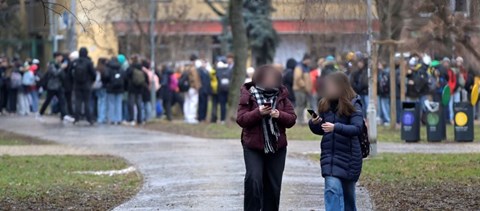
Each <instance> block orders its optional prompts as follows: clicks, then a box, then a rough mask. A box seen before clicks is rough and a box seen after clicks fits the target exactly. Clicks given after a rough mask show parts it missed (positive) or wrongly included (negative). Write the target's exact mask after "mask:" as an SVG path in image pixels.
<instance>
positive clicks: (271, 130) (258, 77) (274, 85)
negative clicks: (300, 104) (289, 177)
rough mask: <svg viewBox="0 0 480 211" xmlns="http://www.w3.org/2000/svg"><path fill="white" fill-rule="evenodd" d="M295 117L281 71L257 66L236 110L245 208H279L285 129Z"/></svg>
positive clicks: (293, 121)
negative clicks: (240, 146)
mask: <svg viewBox="0 0 480 211" xmlns="http://www.w3.org/2000/svg"><path fill="white" fill-rule="evenodd" d="M296 119H297V116H296V115H295V111H294V108H293V105H292V103H291V102H290V100H288V91H287V88H286V87H285V86H282V75H281V73H280V72H279V71H278V70H277V69H276V68H275V67H274V66H272V65H264V66H261V67H259V68H257V70H256V71H255V74H254V76H253V80H252V82H249V83H246V84H244V85H243V86H242V88H241V94H240V100H239V106H238V112H237V123H238V125H239V126H240V127H242V136H241V140H242V145H243V153H244V160H245V168H246V173H245V180H244V185H245V198H244V210H278V209H279V204H280V190H281V185H282V176H283V170H284V168H285V157H286V154H287V136H286V134H285V130H286V128H291V127H293V126H294V125H295V122H296Z"/></svg>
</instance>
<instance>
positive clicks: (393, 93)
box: [389, 44, 399, 129]
mask: <svg viewBox="0 0 480 211" xmlns="http://www.w3.org/2000/svg"><path fill="white" fill-rule="evenodd" d="M389 48H390V129H395V126H396V122H397V113H396V112H397V109H399V108H397V78H396V76H397V71H396V70H395V49H394V48H395V45H394V44H391V45H390V46H389Z"/></svg>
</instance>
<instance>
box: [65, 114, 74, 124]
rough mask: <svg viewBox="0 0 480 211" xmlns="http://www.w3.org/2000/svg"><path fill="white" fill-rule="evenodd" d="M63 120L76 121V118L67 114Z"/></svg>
mask: <svg viewBox="0 0 480 211" xmlns="http://www.w3.org/2000/svg"><path fill="white" fill-rule="evenodd" d="M63 121H67V122H74V121H75V119H74V118H73V117H71V116H69V115H65V116H64V117H63Z"/></svg>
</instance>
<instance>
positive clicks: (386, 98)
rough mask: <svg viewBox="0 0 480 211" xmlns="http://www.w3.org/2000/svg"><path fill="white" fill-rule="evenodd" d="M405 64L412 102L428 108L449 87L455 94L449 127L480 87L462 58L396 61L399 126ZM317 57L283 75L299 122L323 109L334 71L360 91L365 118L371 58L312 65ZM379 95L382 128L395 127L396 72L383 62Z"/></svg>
mask: <svg viewBox="0 0 480 211" xmlns="http://www.w3.org/2000/svg"><path fill="white" fill-rule="evenodd" d="M402 60H404V61H405V62H406V63H407V64H408V65H407V67H408V69H407V71H406V74H405V90H406V93H405V96H406V100H407V101H410V102H418V103H420V105H421V107H422V108H423V109H425V106H424V102H425V101H427V100H429V101H434V102H441V98H442V92H443V89H444V87H445V86H449V87H450V90H451V99H450V101H449V102H450V103H449V106H447V107H446V108H445V109H444V111H445V117H446V118H447V119H448V120H449V121H448V123H450V124H453V114H454V112H453V103H455V102H464V101H468V102H469V100H470V93H471V92H472V88H473V86H474V84H479V85H480V77H479V75H478V74H476V73H475V71H474V69H473V68H467V67H466V65H465V64H464V60H463V58H462V57H457V58H455V59H453V60H451V59H449V58H448V57H444V58H441V57H440V58H438V57H435V58H434V59H432V57H430V56H429V55H427V54H424V55H418V54H412V55H404V54H397V55H396V56H395V65H394V66H395V70H392V71H395V74H396V81H395V83H396V92H395V93H394V94H395V96H396V99H397V100H396V103H397V104H396V108H397V109H396V119H397V122H396V123H400V114H401V110H402V109H401V100H400V90H401V88H400V86H401V84H400V83H401V81H402V80H400V77H401V74H400V67H401V65H400V62H402ZM312 61H313V60H312V58H311V57H310V56H309V55H305V56H304V57H303V59H302V61H301V62H300V63H299V64H298V63H297V61H295V60H294V59H290V60H288V61H287V63H286V66H285V70H284V73H283V83H284V85H285V86H287V88H288V90H289V92H290V96H289V99H290V100H291V101H292V103H294V105H295V110H296V113H297V115H298V120H299V121H298V123H300V124H302V123H305V121H304V111H305V109H306V108H309V107H310V108H312V109H313V110H317V109H318V108H317V104H318V101H319V99H321V97H322V91H323V89H324V88H323V86H324V83H325V80H324V78H325V77H326V76H327V75H329V74H331V73H333V72H337V71H339V72H343V73H345V74H346V75H347V76H348V77H349V80H350V83H351V86H352V87H353V89H354V91H355V92H356V93H357V94H358V95H359V96H360V98H361V101H362V105H363V106H362V108H363V109H364V111H363V113H364V115H365V114H366V108H367V106H368V103H369V96H368V90H369V81H368V80H369V79H368V58H367V57H366V56H365V55H364V54H362V53H361V52H349V53H347V54H346V55H344V58H342V59H337V58H335V57H334V56H327V57H325V58H320V59H318V62H317V64H312V63H313V62H312ZM374 65H377V67H378V68H377V69H378V78H377V94H378V99H377V100H376V103H377V105H376V108H377V111H378V112H377V118H378V119H379V122H380V123H383V124H385V125H389V124H391V122H390V121H391V117H390V95H391V92H390V71H391V70H390V68H389V65H387V63H386V62H383V61H380V62H378V63H377V64H374ZM479 112H480V108H479V104H478V103H477V105H476V108H475V119H478V113H479ZM394 124H395V123H394Z"/></svg>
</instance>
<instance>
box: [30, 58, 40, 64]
mask: <svg viewBox="0 0 480 211" xmlns="http://www.w3.org/2000/svg"><path fill="white" fill-rule="evenodd" d="M32 64H40V60H38V59H33V60H32Z"/></svg>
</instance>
